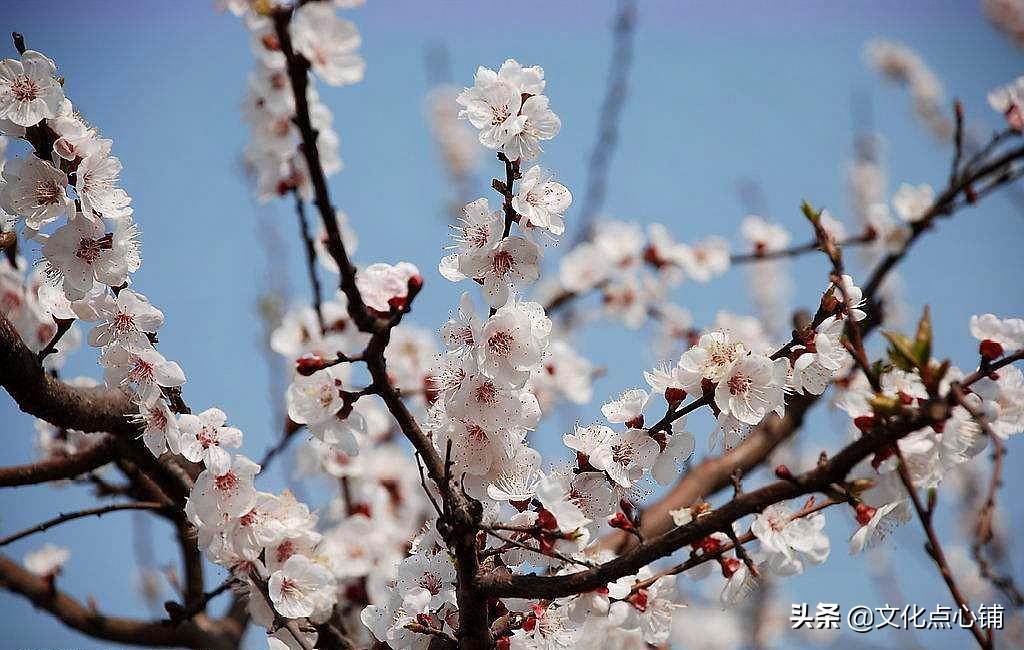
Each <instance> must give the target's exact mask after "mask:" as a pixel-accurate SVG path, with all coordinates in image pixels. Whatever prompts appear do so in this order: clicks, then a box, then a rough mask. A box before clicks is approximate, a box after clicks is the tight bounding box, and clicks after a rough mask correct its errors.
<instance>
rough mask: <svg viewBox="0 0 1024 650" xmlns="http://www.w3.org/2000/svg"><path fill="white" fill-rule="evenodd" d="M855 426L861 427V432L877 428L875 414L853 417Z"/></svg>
mask: <svg viewBox="0 0 1024 650" xmlns="http://www.w3.org/2000/svg"><path fill="white" fill-rule="evenodd" d="M853 426H855V427H857V428H858V429H860V432H861V433H868V432H870V431H871V430H872V429H874V428H875V416H873V415H861V416H859V417H855V418H853Z"/></svg>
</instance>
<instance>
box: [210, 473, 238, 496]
mask: <svg viewBox="0 0 1024 650" xmlns="http://www.w3.org/2000/svg"><path fill="white" fill-rule="evenodd" d="M213 483H214V485H215V486H216V487H217V489H218V490H220V491H222V492H227V491H228V490H234V489H235V488H236V487H238V476H237V475H236V474H235V473H234V472H231V471H229V472H228V473H227V474H221V475H220V476H218V477H217V478H215V479H213Z"/></svg>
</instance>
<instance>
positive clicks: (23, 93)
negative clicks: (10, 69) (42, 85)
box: [11, 75, 39, 102]
mask: <svg viewBox="0 0 1024 650" xmlns="http://www.w3.org/2000/svg"><path fill="white" fill-rule="evenodd" d="M11 93H12V94H13V95H14V98H15V99H16V100H18V101H19V102H30V101H32V100H34V99H36V98H37V97H39V85H38V84H37V83H36V82H35V81H34V80H32V79H30V78H29V77H28V76H27V75H22V76H20V77H18V78H16V79H15V80H14V82H13V83H11Z"/></svg>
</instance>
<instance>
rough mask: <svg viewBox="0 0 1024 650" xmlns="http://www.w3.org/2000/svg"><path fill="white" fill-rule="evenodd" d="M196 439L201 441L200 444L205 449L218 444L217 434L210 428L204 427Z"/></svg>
mask: <svg viewBox="0 0 1024 650" xmlns="http://www.w3.org/2000/svg"><path fill="white" fill-rule="evenodd" d="M196 439H198V440H199V444H201V445H202V446H203V449H209V448H210V447H213V446H215V445H217V444H218V440H217V432H216V431H214V430H213V429H211V428H210V427H203V428H202V429H200V430H199V433H198V434H196Z"/></svg>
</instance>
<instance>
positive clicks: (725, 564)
mask: <svg viewBox="0 0 1024 650" xmlns="http://www.w3.org/2000/svg"><path fill="white" fill-rule="evenodd" d="M721 564H722V575H723V576H724V577H725V578H731V577H733V575H734V574H735V573H736V572H737V571H739V570H740V561H739V560H737V559H736V558H734V557H727V558H725V559H723V560H721Z"/></svg>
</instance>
